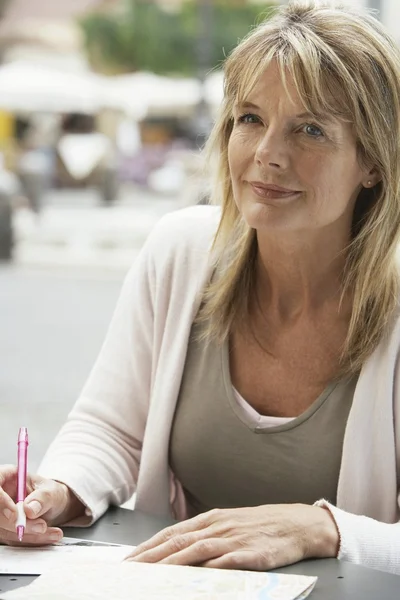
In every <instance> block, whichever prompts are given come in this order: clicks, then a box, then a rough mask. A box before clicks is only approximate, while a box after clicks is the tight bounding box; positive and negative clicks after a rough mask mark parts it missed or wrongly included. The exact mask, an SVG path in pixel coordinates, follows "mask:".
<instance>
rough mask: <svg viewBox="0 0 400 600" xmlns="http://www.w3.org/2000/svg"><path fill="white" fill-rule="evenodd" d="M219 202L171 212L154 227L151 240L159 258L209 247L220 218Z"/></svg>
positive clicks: (187, 254)
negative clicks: (215, 204)
mask: <svg viewBox="0 0 400 600" xmlns="http://www.w3.org/2000/svg"><path fill="white" fill-rule="evenodd" d="M220 216H221V209H220V207H219V206H208V205H198V206H190V207H188V208H183V209H180V210H177V211H173V212H170V213H167V214H166V215H164V216H163V217H161V219H160V220H159V221H158V222H157V224H156V225H155V227H154V228H153V230H152V232H151V234H150V237H149V240H148V243H149V246H150V247H151V249H152V250H153V251H154V252H155V258H157V257H158V258H159V259H161V260H162V259H165V258H167V257H171V258H172V257H174V256H177V255H181V254H182V253H184V254H185V257H186V259H188V258H189V257H190V255H191V254H193V255H197V254H198V252H199V251H207V250H208V249H209V248H210V246H211V243H212V241H213V239H214V235H215V233H216V231H217V227H218V224H219V221H220Z"/></svg>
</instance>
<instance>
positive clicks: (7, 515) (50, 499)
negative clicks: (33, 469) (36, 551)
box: [0, 465, 84, 545]
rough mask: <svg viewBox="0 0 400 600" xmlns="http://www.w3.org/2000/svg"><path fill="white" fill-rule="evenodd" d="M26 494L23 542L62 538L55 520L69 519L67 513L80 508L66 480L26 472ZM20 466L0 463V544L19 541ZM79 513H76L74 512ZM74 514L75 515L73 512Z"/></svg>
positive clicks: (45, 541)
mask: <svg viewBox="0 0 400 600" xmlns="http://www.w3.org/2000/svg"><path fill="white" fill-rule="evenodd" d="M26 487H27V490H26V492H27V496H26V499H25V502H24V509H25V514H26V528H25V532H24V537H23V541H22V544H23V545H31V544H34V545H45V544H54V543H55V542H58V541H60V540H61V538H62V536H63V532H62V530H61V529H59V528H58V527H52V525H54V524H56V523H62V522H66V519H65V518H64V516H66V515H69V514H70V513H71V511H74V512H75V513H76V512H77V510H78V504H80V506H81V507H82V512H83V510H84V508H83V505H82V504H81V503H80V502H79V501H77V499H76V497H75V496H74V495H73V494H72V492H71V491H70V490H69V488H68V487H67V486H66V485H64V484H63V483H59V482H57V481H53V480H51V479H44V478H43V477H40V476H39V475H28V476H27V482H26ZM16 496H17V468H16V467H15V466H13V465H2V466H0V544H8V545H10V544H18V545H21V543H20V542H18V538H17V534H16V530H15V524H16V520H17V508H16V504H15V500H16ZM73 516H76V515H73ZM71 518H72V516H71Z"/></svg>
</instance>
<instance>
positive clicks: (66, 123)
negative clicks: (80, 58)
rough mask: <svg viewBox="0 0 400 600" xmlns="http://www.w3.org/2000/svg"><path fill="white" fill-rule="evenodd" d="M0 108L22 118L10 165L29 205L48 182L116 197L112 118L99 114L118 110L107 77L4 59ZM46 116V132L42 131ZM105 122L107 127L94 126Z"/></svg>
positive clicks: (105, 198) (39, 198) (109, 198)
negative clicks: (48, 130)
mask: <svg viewBox="0 0 400 600" xmlns="http://www.w3.org/2000/svg"><path fill="white" fill-rule="evenodd" d="M1 109H3V110H8V111H11V112H13V113H14V115H16V116H17V121H19V122H20V123H23V122H25V124H26V126H25V130H23V131H22V132H21V135H20V136H19V139H18V140H17V142H18V144H17V145H18V149H17V157H16V160H15V170H16V172H17V173H18V176H19V177H20V181H21V184H22V187H23V192H24V194H25V196H26V197H27V198H28V200H29V202H30V205H31V208H32V209H33V210H34V211H36V212H38V211H39V210H40V208H41V202H42V198H43V195H44V193H45V191H46V190H47V189H48V188H49V186H50V185H51V184H52V183H56V184H57V185H58V186H59V187H60V186H61V187H65V186H68V187H87V186H88V185H89V186H95V187H96V189H97V190H98V191H99V197H100V198H101V200H102V202H106V203H109V202H112V201H113V200H114V199H115V198H116V195H117V192H118V177H117V175H118V165H117V151H116V144H115V129H116V127H117V123H118V118H115V119H114V121H113V120H112V119H110V118H108V119H106V118H105V117H104V118H103V116H104V114H105V113H107V111H108V112H115V113H121V115H122V109H121V108H120V106H119V105H118V103H116V101H115V98H114V96H113V92H112V86H111V84H110V81H109V78H107V77H102V76H97V75H96V74H94V73H91V72H85V71H81V72H71V71H63V70H60V69H57V68H54V67H51V66H44V65H37V64H34V63H29V62H15V63H10V64H5V65H2V66H0V110H1ZM49 119H50V120H51V119H53V125H52V129H53V130H52V132H51V135H50V136H48V135H45V134H44V131H43V123H46V122H48V121H49ZM106 122H107V127H105V129H107V133H105V132H104V131H101V130H99V127H100V128H101V126H102V125H103V123H106ZM111 122H112V123H113V126H112V127H110V123H111ZM17 137H18V136H17Z"/></svg>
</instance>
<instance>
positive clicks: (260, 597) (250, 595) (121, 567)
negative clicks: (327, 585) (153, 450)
mask: <svg viewBox="0 0 400 600" xmlns="http://www.w3.org/2000/svg"><path fill="white" fill-rule="evenodd" d="M316 580H317V578H316V577H305V576H303V575H286V574H281V573H257V572H252V571H229V570H223V569H206V568H201V567H181V566H173V565H161V564H146V563H134V562H123V563H114V564H109V563H101V562H95V563H93V562H88V563H86V564H78V565H67V564H64V565H58V566H57V567H56V568H54V569H53V570H51V571H47V572H46V573H45V574H44V575H42V576H41V577H39V578H38V579H36V580H35V581H34V582H33V583H31V584H30V585H28V586H27V587H23V588H20V589H17V590H13V591H12V592H8V593H5V594H3V595H0V599H1V600H54V599H55V598H57V600H76V599H77V598H79V599H82V598H85V600H110V598H112V599H113V600H132V598H135V600H159V599H160V598H162V599H163V600H189V599H190V600H211V599H215V598H218V600H302V599H304V598H306V597H307V596H308V595H309V594H310V593H311V591H312V589H313V588H314V585H315V582H316Z"/></svg>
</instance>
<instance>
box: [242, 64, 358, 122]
mask: <svg viewBox="0 0 400 600" xmlns="http://www.w3.org/2000/svg"><path fill="white" fill-rule="evenodd" d="M235 91H236V93H235V95H234V97H233V98H231V101H232V102H233V105H236V106H237V105H244V104H254V105H258V106H261V105H262V104H265V103H266V102H268V101H269V100H270V99H273V100H276V99H277V97H278V98H281V99H282V100H284V101H285V102H287V104H288V106H289V105H291V108H292V109H293V111H295V112H296V111H297V112H309V113H313V114H315V115H322V114H330V115H331V116H332V117H340V118H342V119H345V120H346V121H349V120H350V121H351V120H352V119H351V118H350V112H349V110H348V102H347V100H346V97H345V93H344V91H343V90H342V89H341V88H340V87H339V86H338V84H337V82H336V81H334V79H333V77H331V78H329V76H327V75H326V74H323V73H322V72H321V78H320V81H316V80H315V79H314V80H313V81H311V78H310V77H309V76H308V74H305V73H304V72H303V70H302V68H300V67H299V65H288V66H285V67H283V66H281V65H280V64H279V62H278V61H277V60H271V61H268V62H267V64H266V65H262V66H259V67H258V68H257V69H254V70H253V71H252V72H250V70H249V72H248V73H243V77H242V80H241V81H240V82H239V85H237V87H236V90H235Z"/></svg>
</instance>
